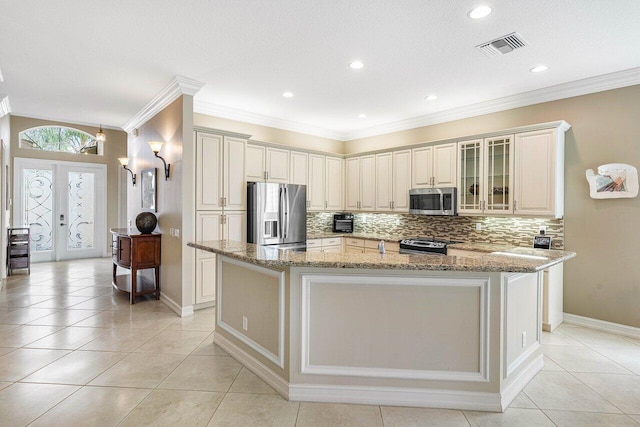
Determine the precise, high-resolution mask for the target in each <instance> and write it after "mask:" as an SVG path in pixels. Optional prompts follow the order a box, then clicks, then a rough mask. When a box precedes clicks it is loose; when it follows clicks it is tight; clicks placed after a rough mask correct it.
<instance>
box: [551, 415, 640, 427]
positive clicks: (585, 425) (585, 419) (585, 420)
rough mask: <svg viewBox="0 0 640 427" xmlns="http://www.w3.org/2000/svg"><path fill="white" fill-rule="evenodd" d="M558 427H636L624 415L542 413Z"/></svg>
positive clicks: (628, 417)
mask: <svg viewBox="0 0 640 427" xmlns="http://www.w3.org/2000/svg"><path fill="white" fill-rule="evenodd" d="M544 412H545V413H546V414H547V416H548V417H549V418H551V421H553V422H554V423H555V424H556V425H557V426H558V427H595V426H606V427H625V426H635V427H637V426H638V423H636V422H635V421H634V420H633V419H632V418H631V417H630V416H628V415H624V414H598V413H594V412H575V411H544Z"/></svg>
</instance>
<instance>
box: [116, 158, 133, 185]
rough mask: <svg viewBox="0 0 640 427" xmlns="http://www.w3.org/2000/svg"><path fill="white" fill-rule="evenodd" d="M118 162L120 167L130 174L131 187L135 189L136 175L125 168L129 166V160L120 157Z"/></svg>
mask: <svg viewBox="0 0 640 427" xmlns="http://www.w3.org/2000/svg"><path fill="white" fill-rule="evenodd" d="M118 161H119V162H120V164H121V165H122V167H123V168H124V170H127V171H129V173H130V174H131V182H132V183H133V186H134V187H135V186H136V174H135V173H133V171H132V170H131V169H129V168H128V167H127V165H128V164H129V158H128V157H120V158H118Z"/></svg>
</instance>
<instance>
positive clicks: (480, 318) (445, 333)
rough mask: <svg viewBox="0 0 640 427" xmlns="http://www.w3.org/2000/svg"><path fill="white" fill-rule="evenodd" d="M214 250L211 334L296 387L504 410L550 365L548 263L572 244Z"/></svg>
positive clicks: (315, 392)
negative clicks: (544, 283) (486, 249)
mask: <svg viewBox="0 0 640 427" xmlns="http://www.w3.org/2000/svg"><path fill="white" fill-rule="evenodd" d="M189 246H192V247H194V248H197V249H200V250H205V251H209V252H213V253H216V254H217V255H218V257H217V301H216V307H217V310H216V311H217V313H216V315H217V316H216V317H217V319H216V330H215V334H214V342H215V343H216V344H218V345H219V346H220V347H222V348H223V349H225V350H226V351H227V352H228V353H229V354H231V355H232V356H234V357H235V358H236V359H238V360H239V361H240V362H241V363H242V364H244V365H245V366H246V367H247V368H249V369H250V370H252V371H253V372H254V373H256V374H257V375H258V376H259V377H261V378H262V379H263V380H265V381H266V382H267V383H268V384H269V385H271V386H272V387H273V388H274V389H275V390H276V391H278V392H279V393H280V394H281V395H283V396H284V397H285V398H288V399H290V400H302V401H318V402H349V403H368V404H384V405H402V406H425V407H440V408H457V409H476V410H486V411H503V410H504V409H505V408H506V407H507V406H508V405H509V403H511V401H512V400H513V399H514V398H515V397H516V396H517V394H518V393H519V392H520V391H521V390H522V388H524V386H525V385H526V384H527V382H528V381H529V380H530V379H531V378H533V376H534V375H535V374H536V373H537V372H538V371H539V370H540V369H541V368H542V365H543V359H542V354H541V353H540V335H541V274H542V273H541V272H542V271H543V270H544V269H545V268H548V267H550V266H552V265H556V264H558V263H562V262H564V261H566V260H568V259H570V258H572V257H573V256H575V254H574V253H572V252H564V251H542V250H534V249H527V248H509V247H505V248H502V250H500V251H499V252H498V253H495V252H494V253H486V254H483V255H478V256H438V255H400V254H396V253H387V254H384V255H380V254H373V253H362V254H348V253H347V254H340V253H328V252H307V253H304V252H289V251H283V250H276V249H268V248H264V247H259V246H256V245H253V244H247V243H240V242H233V241H207V242H196V243H189Z"/></svg>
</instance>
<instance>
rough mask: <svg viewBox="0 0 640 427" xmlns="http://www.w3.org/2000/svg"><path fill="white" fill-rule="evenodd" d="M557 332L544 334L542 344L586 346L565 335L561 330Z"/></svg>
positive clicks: (541, 339)
mask: <svg viewBox="0 0 640 427" xmlns="http://www.w3.org/2000/svg"><path fill="white" fill-rule="evenodd" d="M556 331H557V332H553V333H551V332H544V331H543V332H542V337H541V338H540V344H549V345H571V346H577V345H584V344H582V343H580V342H579V341H576V340H575V339H573V338H571V337H570V336H569V335H566V334H563V333H562V332H561V331H560V330H559V329H557V330H556Z"/></svg>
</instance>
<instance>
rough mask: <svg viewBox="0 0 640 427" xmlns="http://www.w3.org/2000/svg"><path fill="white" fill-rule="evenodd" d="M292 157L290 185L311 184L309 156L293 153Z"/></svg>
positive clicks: (290, 160) (290, 161)
mask: <svg viewBox="0 0 640 427" xmlns="http://www.w3.org/2000/svg"><path fill="white" fill-rule="evenodd" d="M290 156H291V157H290V158H289V165H290V169H289V183H290V184H298V185H307V184H308V183H309V166H308V163H309V155H308V154H307V153H300V152H298V151H292V152H291V154H290ZM307 197H308V196H307Z"/></svg>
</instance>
